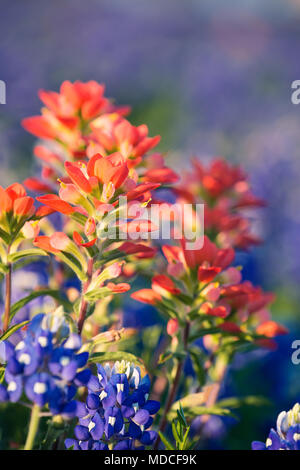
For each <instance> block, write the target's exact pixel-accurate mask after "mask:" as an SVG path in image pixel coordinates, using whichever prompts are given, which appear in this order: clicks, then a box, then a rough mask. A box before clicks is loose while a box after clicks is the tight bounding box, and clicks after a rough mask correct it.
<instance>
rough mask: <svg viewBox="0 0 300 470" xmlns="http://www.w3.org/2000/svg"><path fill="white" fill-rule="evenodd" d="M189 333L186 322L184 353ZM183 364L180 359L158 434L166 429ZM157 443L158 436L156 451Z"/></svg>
mask: <svg viewBox="0 0 300 470" xmlns="http://www.w3.org/2000/svg"><path fill="white" fill-rule="evenodd" d="M189 332H190V323H189V322H187V323H186V325H185V328H184V331H183V345H184V350H185V351H187V347H188V339H189ZM184 363H185V359H180V360H179V361H178V364H177V368H176V373H175V377H174V381H173V384H172V386H171V388H170V391H169V395H168V398H167V402H166V405H165V409H164V413H163V416H162V419H161V423H160V426H159V431H160V432H164V430H165V428H166V425H167V422H168V419H167V416H168V413H169V411H170V408H171V406H172V404H173V402H174V400H175V398H176V393H177V390H178V386H179V383H180V378H181V375H182V370H183V366H184ZM159 443H160V437H159V436H158V437H157V439H156V442H155V445H154V449H158V446H159Z"/></svg>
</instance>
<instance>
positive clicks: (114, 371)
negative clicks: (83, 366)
mask: <svg viewBox="0 0 300 470" xmlns="http://www.w3.org/2000/svg"><path fill="white" fill-rule="evenodd" d="M87 388H88V396H87V399H86V403H85V405H83V404H82V406H81V408H80V411H79V414H80V420H79V424H78V425H77V426H76V427H75V430H74V432H75V436H76V438H77V439H78V440H75V439H67V440H66V447H67V448H69V447H72V446H73V448H74V449H76V450H88V449H92V450H105V449H112V448H113V449H114V450H134V449H143V448H144V447H145V446H151V445H152V444H153V442H154V441H155V439H156V438H157V433H156V432H155V431H152V430H149V428H150V427H151V425H152V423H153V417H152V416H153V415H155V414H156V413H157V411H158V410H159V407H160V405H159V402H157V401H154V400H149V399H148V396H149V391H150V379H149V376H148V375H146V376H144V377H143V378H141V372H140V369H139V367H134V366H133V365H132V364H130V363H129V362H125V361H124V360H123V361H122V362H116V363H115V364H114V366H113V367H112V368H110V366H109V364H106V365H105V366H104V367H103V366H102V365H100V364H97V377H96V376H92V378H91V379H90V381H89V382H88V384H87Z"/></svg>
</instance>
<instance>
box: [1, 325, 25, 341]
mask: <svg viewBox="0 0 300 470" xmlns="http://www.w3.org/2000/svg"><path fill="white" fill-rule="evenodd" d="M28 323H29V320H26V321H23V322H22V323H18V324H17V325H14V326H11V327H10V328H9V329H8V330H7V331H6V332H5V333H3V335H2V336H0V341H5V340H6V339H7V338H9V337H10V336H11V335H12V334H13V333H15V332H16V331H18V330H19V329H20V328H23V326H25V325H27V324H28Z"/></svg>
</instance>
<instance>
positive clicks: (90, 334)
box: [0, 81, 297, 450]
mask: <svg viewBox="0 0 300 470" xmlns="http://www.w3.org/2000/svg"><path fill="white" fill-rule="evenodd" d="M39 96H40V99H41V101H42V102H43V104H44V107H43V108H42V110H41V115H39V116H33V117H30V118H26V119H24V120H23V126H24V127H25V129H27V130H28V131H29V132H31V133H32V134H34V135H35V136H36V137H38V138H39V143H38V145H36V146H35V148H34V154H35V156H36V158H37V159H38V160H39V162H40V163H41V164H42V172H41V175H40V176H39V177H36V176H34V177H29V178H27V179H26V180H25V181H24V186H23V185H21V184H19V183H14V184H13V185H11V186H9V187H8V188H6V189H3V188H0V203H1V204H0V205H1V208H0V239H1V240H0V258H1V263H0V275H1V276H2V277H4V278H5V291H4V296H3V304H4V305H3V307H4V308H3V311H4V315H3V319H2V326H1V336H0V346H1V348H2V346H3V345H4V351H5V354H4V357H3V358H1V366H0V400H1V401H2V402H3V403H6V402H8V401H10V402H19V403H25V405H27V406H30V407H31V408H32V415H31V422H30V426H29V432H28V436H27V439H26V444H25V448H26V449H32V448H33V447H34V442H35V438H36V433H37V430H38V422H39V419H40V418H41V417H42V416H44V414H47V415H48V416H49V415H50V416H52V417H53V416H56V415H59V419H62V420H63V421H64V422H66V423H67V424H65V425H64V426H65V427H64V429H63V431H62V432H60V433H58V435H57V436H56V441H55V447H56V448H62V447H65V446H66V447H67V448H69V449H75V450H92V449H93V450H105V449H110V450H112V449H114V450H137V449H143V448H149V447H151V448H160V446H161V445H162V444H161V442H160V440H162V442H163V445H164V446H165V447H166V448H169V449H171V448H172V444H170V443H169V441H168V438H167V437H166V436H165V435H164V432H165V431H166V432H167V433H168V432H169V430H170V428H171V427H172V433H173V437H174V439H175V448H176V449H189V448H192V447H193V446H194V445H195V442H198V441H200V440H201V436H195V437H194V438H195V441H194V442H193V439H190V436H189V430H190V423H191V422H192V421H193V420H194V419H195V418H196V419H197V418H199V419H200V421H201V423H200V426H198V427H199V429H203V425H204V424H205V423H206V422H207V420H208V419H209V417H210V415H218V414H219V415H224V414H228V413H230V410H229V409H227V408H224V406H223V405H222V404H220V403H219V392H220V388H221V385H222V382H223V380H224V378H225V375H226V370H227V367H228V366H230V363H231V361H232V358H233V356H234V354H235V353H236V352H237V351H241V350H242V348H244V347H245V346H246V347H251V348H254V347H265V348H269V349H275V347H276V343H275V340H274V338H275V337H276V336H277V335H279V334H285V333H286V332H287V330H286V328H285V327H284V326H283V325H280V324H278V323H277V322H274V321H273V320H272V316H271V313H270V310H269V306H270V304H271V302H272V301H273V295H272V294H271V293H267V292H264V291H263V290H262V289H261V288H260V287H257V286H254V285H253V284H252V283H251V282H249V281H247V280H245V279H244V278H243V271H242V267H241V266H238V265H237V264H236V252H235V250H236V249H247V248H249V247H250V246H251V245H255V244H257V243H259V239H258V237H257V236H256V235H254V234H253V232H252V227H251V223H250V219H248V218H247V215H246V213H245V211H244V209H246V208H247V209H248V208H257V207H261V206H263V205H264V203H263V201H261V200H260V199H258V198H257V197H256V196H255V195H254V194H253V193H252V190H251V188H250V185H249V183H248V182H247V178H246V175H245V174H244V173H243V172H242V170H241V169H240V168H238V167H234V166H231V165H229V164H228V163H226V162H225V161H224V160H220V159H217V160H214V161H213V162H212V163H211V165H210V166H207V167H205V166H202V164H201V163H200V162H198V161H196V160H195V161H194V162H193V169H192V171H187V172H186V174H185V175H184V176H183V178H182V180H181V181H179V176H178V174H177V173H176V172H175V171H174V170H173V169H172V168H169V167H168V166H167V165H166V164H165V161H164V156H163V155H162V154H160V153H158V152H157V151H155V152H154V149H155V147H156V146H157V145H158V143H159V141H160V137H159V136H154V137H151V136H149V132H148V128H147V126H146V125H144V124H141V125H138V126H135V125H132V124H131V123H130V121H129V120H128V119H127V115H128V114H129V111H130V109H129V108H128V107H127V106H116V105H115V104H113V103H112V101H111V100H109V99H108V98H107V97H105V95H104V86H103V85H101V84H98V83H96V82H94V81H90V82H87V83H83V82H79V81H77V82H74V83H71V82H69V81H65V82H64V83H63V84H62V85H61V88H60V91H59V92H52V91H47V92H46V91H41V92H40V93H39ZM153 152H154V153H153ZM25 187H26V188H27V189H28V190H29V191H31V192H33V193H36V194H35V196H36V198H35V199H34V198H33V197H31V196H28V195H27V193H26V190H25ZM159 189H165V190H167V191H163V192H159V191H158V190H159ZM162 194H167V195H168V196H171V198H174V197H175V200H176V204H178V205H179V207H183V212H184V214H188V218H186V217H185V219H184V221H182V220H181V219H180V217H179V215H178V213H176V211H175V212H174V214H173V215H172V217H171V216H170V214H169V215H168V217H169V220H168V222H169V223H170V226H172V230H170V237H169V240H168V243H165V242H164V244H161V243H160V242H159V241H156V240H157V238H158V237H157V236H151V235H153V233H154V232H155V233H156V234H157V233H158V232H159V229H160V227H158V226H157V225H156V220H155V221H154V220H151V218H150V219H149V215H148V212H147V209H148V207H150V208H152V206H154V204H157V205H158V207H159V210H160V211H161V212H162V215H163V217H164V218H166V217H167V213H168V210H169V209H170V206H171V204H170V203H169V202H167V201H163V197H164V196H162ZM167 199H168V198H167ZM168 200H169V199H168ZM199 203H200V204H203V203H204V206H205V207H204V227H200V228H201V230H200V231H199V230H198V229H195V227H197V228H198V223H199V220H198V218H199V214H198V212H197V210H196V208H197V205H198V204H199ZM38 204H39V206H38V207H37V208H36V205H38ZM171 222H172V224H173V225H172V224H171ZM186 225H187V226H188V228H191V229H192V230H191V231H192V233H193V235H194V239H193V240H190V239H188V237H187V236H186V231H185V230H183V231H182V232H181V231H180V229H181V228H182V229H185V228H186ZM200 226H201V221H200ZM194 229H195V230H194ZM182 233H184V235H182ZM202 233H203V237H202ZM154 240H155V241H154ZM40 256H43V257H44V258H43V259H47V263H44V264H43V268H42V269H43V272H44V273H45V276H44V278H46V279H47V281H46V285H44V284H43V285H42V284H41V285H40V286H38V287H36V288H34V289H33V290H30V289H27V292H26V295H25V297H24V298H20V297H19V294H18V298H17V301H15V300H16V299H15V297H14V296H13V295H12V292H13V286H14V279H15V271H16V270H17V269H19V273H22V269H24V266H25V265H26V264H27V263H28V262H29V260H30V258H31V257H33V259H36V258H39V257H40ZM23 273H24V275H26V274H25V271H23ZM137 277H139V280H140V281H143V280H145V278H151V288H142V289H139V290H137V291H136V292H134V293H133V294H131V297H132V298H133V299H135V300H138V301H141V302H144V303H146V304H151V305H152V306H154V307H155V308H156V309H157V311H158V312H159V313H160V314H161V319H159V320H158V325H156V326H155V327H154V328H152V329H151V332H150V333H148V330H147V331H146V332H145V337H144V332H139V333H141V334H137V331H136V329H135V328H126V323H124V321H123V318H124V315H123V314H124V313H125V312H124V311H123V310H124V308H123V305H122V302H121V300H122V299H121V297H122V296H120V295H119V294H125V293H126V292H127V291H129V290H130V289H131V285H130V284H129V282H130V280H135V278H137ZM27 287H28V286H27ZM44 297H45V298H47V297H52V299H53V302H55V303H56V307H57V308H54V309H53V310H54V312H53V313H47V314H39V312H36V311H33V309H31V308H30V306H32V304H31V302H32V301H33V300H34V299H38V298H44ZM12 299H14V302H15V303H13V304H12ZM125 305H126V304H125ZM62 306H63V309H64V314H63V313H62ZM24 307H26V308H27V309H26V314H25V316H24V310H23V309H24ZM18 312H19V313H20V315H21V316H20V318H22V321H18V318H19V317H18V315H16V314H17V313H18ZM37 313H38V314H37ZM131 315H132V316H133V315H134V314H133V313H131ZM63 319H64V320H63ZM65 321H67V323H65ZM67 325H68V326H67ZM146 343H147V345H146ZM1 348H0V349H1ZM128 348H130V351H126V349H128ZM122 349H123V350H122ZM1 350H3V348H2V349H1ZM0 352H1V351H0ZM136 356H139V357H136ZM187 359H188V360H189V364H190V365H191V367H190V368H189V369H190V371H189V372H188V373H184V372H185V364H186V360H187ZM103 364H105V365H103ZM134 364H143V367H142V368H141V369H142V370H143V377H142V374H141V370H140V368H139V367H137V366H135V365H134ZM95 368H96V369H97V375H93V372H95ZM144 369H145V374H144ZM147 371H148V372H149V374H150V376H151V377H153V387H154V392H155V393H154V397H155V400H151V399H149V394H150V385H151V384H150V378H149V375H147ZM187 375H189V377H187ZM83 397H84V400H85V401H83ZM24 400H25V401H24ZM160 403H161V406H160ZM3 406H5V405H3ZM155 416H156V419H155V422H154V424H153V421H154V417H155ZM71 417H72V418H75V417H76V418H78V420H79V421H78V423H77V425H76V426H75V428H74V429H73V428H72V423H71V421H70V420H68V418H71ZM51 423H52V424H53V419H50V420H49V423H48V424H49V429H50V427H51ZM284 426H285V425H284ZM152 427H153V429H152ZM157 431H160V432H159V434H158V432H157ZM281 432H282V434H280V433H279V434H278V435H279V436H280V439H283V436H284V439H285V440H290V435H289V434H288V432H289V431H288V430H287V429H286V428H285V427H282V428H281ZM296 434H297V433H296ZM296 434H295V432H294V434H293V439H294V441H295V442H296V439H295V435H296ZM49 435H51V432H48V434H47V436H49ZM66 435H67V436H69V437H68V439H66V440H65V437H66ZM74 435H75V438H73V437H71V436H74ZM47 439H48V438H47ZM47 439H45V440H43V441H41V442H43V443H44V442H45V443H46V444H47V443H48V440H47ZM46 444H45V445H46ZM48 444H49V443H48ZM48 444H47V445H48ZM295 445H296V444H295ZM49 447H51V445H49V446H48V448H49Z"/></svg>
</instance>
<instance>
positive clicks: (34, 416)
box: [24, 404, 40, 450]
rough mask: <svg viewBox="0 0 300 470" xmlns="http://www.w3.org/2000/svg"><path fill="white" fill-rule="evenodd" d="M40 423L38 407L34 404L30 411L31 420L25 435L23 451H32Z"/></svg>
mask: <svg viewBox="0 0 300 470" xmlns="http://www.w3.org/2000/svg"><path fill="white" fill-rule="evenodd" d="M39 421H40V407H39V405H36V404H34V405H33V407H32V411H31V418H30V423H29V429H28V434H27V439H26V443H25V446H24V450H32V449H33V446H34V441H35V438H36V435H37V432H38V429H39Z"/></svg>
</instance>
